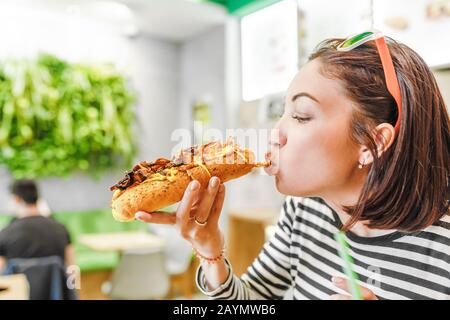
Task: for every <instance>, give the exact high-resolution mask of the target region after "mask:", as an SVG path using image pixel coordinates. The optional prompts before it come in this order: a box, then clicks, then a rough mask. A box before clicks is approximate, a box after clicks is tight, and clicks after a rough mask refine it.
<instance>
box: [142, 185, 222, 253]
mask: <svg viewBox="0 0 450 320" xmlns="http://www.w3.org/2000/svg"><path fill="white" fill-rule="evenodd" d="M224 198H225V186H224V185H223V184H220V180H219V178H217V177H212V178H211V179H210V180H209V185H208V187H207V188H206V189H204V190H203V191H200V183H199V182H198V181H195V180H194V181H191V182H190V183H189V185H188V187H187V188H186V190H185V192H184V196H183V199H182V200H181V202H180V204H179V206H178V208H177V211H176V212H172V213H167V212H142V211H139V212H137V213H136V215H135V217H136V219H138V220H141V221H144V222H147V223H158V224H172V225H175V226H176V227H177V229H178V230H179V232H180V234H181V236H182V237H183V238H185V239H186V240H187V241H189V242H190V243H191V245H192V247H193V248H194V249H195V250H197V252H198V253H199V254H200V255H202V256H204V257H207V258H215V257H218V256H220V255H221V254H222V250H223V246H224V239H223V235H222V232H221V231H220V229H219V217H220V213H221V211H222V206H223V201H224Z"/></svg>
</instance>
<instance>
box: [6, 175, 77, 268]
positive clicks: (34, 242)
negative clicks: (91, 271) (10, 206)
mask: <svg viewBox="0 0 450 320" xmlns="http://www.w3.org/2000/svg"><path fill="white" fill-rule="evenodd" d="M11 193H12V196H13V198H14V203H15V207H16V208H15V211H16V218H15V219H13V220H12V221H11V223H10V224H9V225H8V226H7V227H5V228H4V229H2V230H1V231H0V272H1V270H3V268H4V267H5V266H6V264H7V260H8V259H14V258H39V257H48V256H59V257H61V259H62V260H63V261H64V263H65V265H66V266H69V265H73V264H74V263H75V261H74V251H73V247H72V245H71V241H70V235H69V232H68V231H67V229H66V227H65V226H64V225H62V224H61V223H59V222H57V221H56V220H54V219H52V218H48V217H45V216H44V215H42V214H41V212H40V211H39V208H38V200H39V197H38V190H37V186H36V184H35V183H34V182H33V181H31V180H18V181H16V182H14V183H13V184H12V186H11Z"/></svg>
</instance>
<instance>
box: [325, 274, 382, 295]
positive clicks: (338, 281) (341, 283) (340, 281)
mask: <svg viewBox="0 0 450 320" xmlns="http://www.w3.org/2000/svg"><path fill="white" fill-rule="evenodd" d="M332 281H333V283H334V285H335V286H336V287H338V288H340V289H342V290H345V291H347V292H350V289H349V286H348V282H347V279H345V278H341V277H333V279H332ZM359 290H360V292H361V295H362V298H363V300H378V298H377V296H376V295H375V294H374V293H373V292H372V291H370V290H369V289H367V288H364V287H362V286H359ZM330 298H331V299H333V300H352V297H351V296H350V295H346V294H334V295H332V296H331V297H330Z"/></svg>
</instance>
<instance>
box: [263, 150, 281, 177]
mask: <svg viewBox="0 0 450 320" xmlns="http://www.w3.org/2000/svg"><path fill="white" fill-rule="evenodd" d="M265 158H266V161H270V166H268V167H265V168H264V171H265V172H266V173H267V174H268V175H269V176H274V175H276V174H277V173H278V163H277V162H275V161H274V158H275V157H274V156H273V153H272V152H270V151H268V152H267V153H266V154H265Z"/></svg>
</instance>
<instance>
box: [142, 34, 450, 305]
mask: <svg viewBox="0 0 450 320" xmlns="http://www.w3.org/2000/svg"><path fill="white" fill-rule="evenodd" d="M361 39H365V40H363V41H360V40H361ZM389 53H390V55H389ZM391 57H392V59H391V60H390V58H391ZM392 62H393V64H392ZM389 63H390V65H389ZM390 68H391V69H390ZM394 69H395V72H394V71H393V70H394ZM390 71H391V72H390ZM276 129H278V130H279V139H276V140H273V141H272V142H271V152H269V154H268V159H270V160H272V166H271V167H270V168H268V169H267V172H268V173H269V174H273V175H274V176H275V181H276V186H277V189H278V190H279V192H281V193H283V194H286V195H287V198H286V202H285V204H284V206H283V209H282V211H281V217H280V219H279V221H278V224H277V228H276V232H275V235H274V236H273V237H272V239H271V240H270V241H269V242H267V243H266V244H265V245H264V248H263V250H262V252H261V253H260V255H259V256H258V257H257V259H256V260H255V261H254V263H253V264H252V265H251V266H250V267H249V269H248V270H247V272H246V273H245V274H244V275H243V276H242V277H241V278H238V277H236V276H235V275H233V271H232V267H231V265H230V264H229V263H228V261H227V260H226V258H225V256H224V251H223V248H224V238H223V235H222V233H221V231H220V229H219V227H218V220H219V216H220V212H221V209H222V204H223V200H224V196H225V187H224V186H223V185H222V184H220V181H219V180H218V179H217V178H216V177H213V178H212V179H211V180H210V183H209V186H208V188H207V190H206V191H205V192H203V193H202V194H200V191H199V183H198V182H197V181H192V182H191V183H190V185H189V187H188V188H187V190H186V192H185V195H184V198H183V200H182V201H181V203H180V205H179V207H178V209H177V212H176V213H172V214H169V215H168V214H160V213H145V212H138V213H137V214H136V218H137V219H139V220H142V221H145V222H149V223H164V224H174V225H176V226H177V227H178V228H179V231H180V233H181V235H182V236H183V237H184V238H185V239H187V240H188V241H189V242H190V243H191V245H192V247H193V248H194V250H195V251H196V252H197V255H198V257H200V260H201V266H200V268H199V270H198V273H197V284H198V286H199V287H200V289H201V290H202V291H203V292H204V293H205V294H207V295H208V296H210V297H212V298H217V299H281V298H283V296H284V295H285V293H286V291H287V290H288V289H292V292H293V298H294V299H328V298H333V299H350V296H349V290H348V287H347V281H346V280H345V279H344V278H343V273H342V260H341V259H340V257H339V255H338V252H337V248H338V245H337V243H336V241H335V239H334V238H333V235H334V234H335V233H337V232H338V231H339V230H341V229H343V230H345V231H347V233H346V237H347V241H348V243H349V252H350V254H351V255H352V257H353V259H354V263H355V266H354V269H355V272H356V273H357V274H358V277H359V280H360V281H359V284H360V285H361V292H362V296H363V298H364V299H368V300H370V299H450V217H449V199H450V186H449V183H450V182H449V180H450V178H449V176H450V173H449V167H450V121H449V115H448V113H447V111H446V107H445V104H444V101H443V99H442V96H441V94H440V92H439V89H438V87H437V85H436V82H435V79H434V77H433V75H432V73H431V72H430V70H429V68H428V67H427V66H426V64H425V62H424V61H423V60H422V59H421V58H420V57H419V56H418V55H417V54H416V53H415V52H414V51H413V50H411V49H410V48H408V47H407V46H405V45H403V44H400V43H397V42H395V41H393V40H391V39H389V40H388V41H387V46H386V42H384V38H382V37H380V36H378V37H376V36H375V37H374V36H373V35H369V37H367V35H365V34H361V35H359V36H358V37H356V38H352V39H348V40H343V39H330V40H327V41H324V42H323V43H321V44H320V45H319V47H318V48H317V50H316V51H315V52H314V53H313V54H312V55H311V57H310V60H309V62H308V63H307V64H305V65H304V66H303V67H302V68H301V70H300V71H299V72H298V74H297V75H296V76H295V78H294V79H293V81H292V83H291V84H290V86H289V88H288V91H287V96H286V101H285V112H284V114H283V116H282V117H281V119H280V120H279V122H278V124H277V125H276ZM192 217H195V219H192ZM195 221H200V223H198V222H195ZM202 222H204V223H202Z"/></svg>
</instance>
